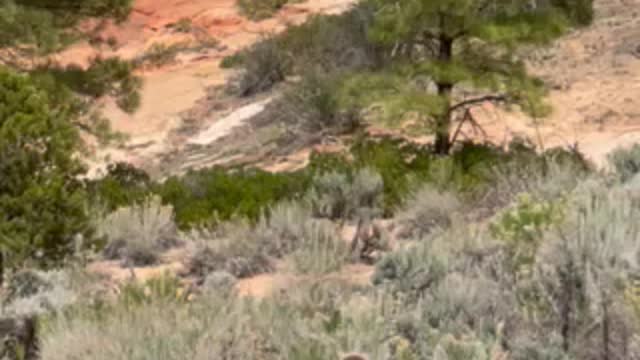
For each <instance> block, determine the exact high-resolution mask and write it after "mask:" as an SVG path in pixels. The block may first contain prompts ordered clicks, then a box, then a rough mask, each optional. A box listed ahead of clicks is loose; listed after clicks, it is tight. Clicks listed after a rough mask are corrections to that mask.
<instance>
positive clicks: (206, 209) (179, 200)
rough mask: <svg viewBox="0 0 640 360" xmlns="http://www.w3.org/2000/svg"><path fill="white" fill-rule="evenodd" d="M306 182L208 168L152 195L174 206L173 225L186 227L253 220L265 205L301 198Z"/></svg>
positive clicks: (262, 173)
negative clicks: (174, 216) (231, 219)
mask: <svg viewBox="0 0 640 360" xmlns="http://www.w3.org/2000/svg"><path fill="white" fill-rule="evenodd" d="M308 182H309V177H308V176H307V175H306V174H304V173H283V174H272V173H268V172H265V171H260V170H238V171H233V172H230V171H229V170H225V169H222V168H211V169H206V170H199V171H193V172H190V173H188V174H186V175H184V176H182V177H172V178H169V179H167V180H166V181H165V182H164V183H162V184H159V185H158V186H156V187H155V189H154V192H155V193H157V194H158V195H160V196H161V197H162V199H163V200H164V202H166V203H169V204H171V205H173V207H174V210H175V212H176V222H177V223H178V225H179V226H181V227H186V226H190V225H196V224H199V223H204V222H215V221H217V220H226V219H230V218H231V217H233V216H239V217H247V218H249V219H254V220H255V219H257V218H258V216H259V215H260V214H261V213H262V212H263V211H264V209H265V208H266V206H267V205H270V204H273V203H275V202H277V201H279V200H283V199H288V198H291V197H295V196H297V195H300V194H302V193H303V192H304V191H305V190H306V188H307V186H308V185H307V184H308Z"/></svg>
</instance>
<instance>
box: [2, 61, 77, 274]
mask: <svg viewBox="0 0 640 360" xmlns="http://www.w3.org/2000/svg"><path fill="white" fill-rule="evenodd" d="M68 116H69V113H68V109H67V108H66V107H64V106H58V105H57V104H55V103H53V102H51V101H50V98H49V96H48V95H47V93H46V92H43V91H41V90H38V88H37V87H36V86H35V85H34V83H33V81H32V80H31V79H30V78H29V77H28V76H25V75H19V74H16V73H15V72H13V71H10V70H7V69H3V68H1V67H0V174H2V176H0V254H2V255H4V263H5V264H4V265H5V266H7V267H14V266H20V265H21V264H22V263H24V261H27V260H36V263H37V264H40V265H51V264H54V263H55V262H56V261H58V260H60V259H62V258H63V257H64V256H65V255H67V254H69V252H70V251H72V250H73V247H72V246H71V245H72V244H73V238H74V236H77V235H79V234H86V233H87V231H88V230H89V229H88V221H87V214H86V211H85V205H86V201H85V194H84V190H83V187H82V185H81V183H80V182H79V180H78V179H77V177H78V175H80V174H82V172H83V168H82V166H81V164H80V162H79V161H78V159H77V158H76V156H75V153H76V152H77V150H78V144H79V136H78V133H77V130H76V128H75V127H74V126H73V125H72V124H71V122H70V121H69V118H68Z"/></svg>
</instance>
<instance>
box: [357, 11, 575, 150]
mask: <svg viewBox="0 0 640 360" xmlns="http://www.w3.org/2000/svg"><path fill="white" fill-rule="evenodd" d="M371 3H372V4H374V6H375V8H376V10H377V11H376V12H375V16H374V20H373V22H372V25H371V26H370V27H369V29H368V33H369V35H370V38H371V39H372V40H375V41H377V42H378V43H380V44H386V45H387V46H391V45H393V46H395V49H396V51H394V53H395V58H394V62H395V63H396V65H397V66H395V67H394V68H385V69H384V70H385V71H384V72H379V73H367V74H365V75H364V76H362V77H361V78H360V79H359V81H357V83H358V84H369V86H370V87H369V88H368V89H369V91H368V92H360V93H358V94H356V95H358V96H360V97H361V98H363V99H364V100H363V101H362V103H363V106H367V105H371V103H383V104H384V103H385V102H388V101H391V104H390V105H392V107H394V106H393V105H395V107H398V105H400V110H401V111H403V112H404V113H405V114H406V113H407V112H417V113H418V114H420V115H421V117H422V119H423V122H427V124H428V125H429V127H430V128H431V130H432V131H433V132H434V134H435V148H434V150H435V151H436V152H437V153H439V154H448V153H449V151H450V150H451V145H452V143H453V142H455V140H456V139H455V136H456V135H454V134H452V129H451V128H452V123H453V122H454V121H456V120H458V121H465V120H466V119H465V118H467V117H469V116H472V115H471V114H470V113H468V112H466V111H467V110H468V109H469V108H470V107H472V106H474V105H478V104H481V103H483V102H487V101H491V102H496V103H509V104H518V105H520V106H521V107H522V108H523V109H524V110H525V111H528V112H531V113H533V114H543V113H545V112H546V111H548V108H547V106H546V105H545V104H544V103H543V102H542V97H543V95H544V94H545V88H544V86H543V84H542V82H541V81H540V80H538V79H536V78H534V77H532V76H530V75H528V74H527V71H526V67H525V65H524V63H523V62H522V60H521V59H520V58H519V56H518V54H517V51H516V50H517V48H518V47H520V46H522V45H525V44H533V45H538V44H545V43H548V42H549V41H550V40H552V39H554V38H556V37H558V36H559V35H561V34H562V33H563V32H564V30H565V28H566V27H567V26H566V25H567V24H566V23H567V22H566V19H565V16H564V15H565V14H564V12H563V11H561V10H558V9H557V8H555V7H553V6H550V5H549V4H547V3H541V2H535V3H534V5H535V6H531V2H530V1H528V0H519V1H498V2H495V1H492V0H480V1H467V0H435V1H417V0H403V1H400V2H397V1H387V0H374V1H372V2H371ZM420 79H428V80H427V81H428V82H429V83H431V84H429V85H432V86H425V84H423V83H424V81H418V80H420ZM398 83H399V84H403V86H393V87H390V86H389V85H390V84H398ZM376 84H377V87H378V89H375V88H372V86H374V87H375V85H376ZM458 88H464V89H467V90H468V89H469V88H473V89H475V91H476V97H475V98H473V97H472V98H466V99H459V98H457V96H456V91H455V90H456V89H458ZM398 99H401V100H402V101H401V104H397V102H398Z"/></svg>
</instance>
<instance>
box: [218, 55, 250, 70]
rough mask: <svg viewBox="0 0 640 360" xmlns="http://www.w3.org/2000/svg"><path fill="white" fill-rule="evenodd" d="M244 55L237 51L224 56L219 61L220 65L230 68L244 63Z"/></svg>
mask: <svg viewBox="0 0 640 360" xmlns="http://www.w3.org/2000/svg"><path fill="white" fill-rule="evenodd" d="M244 57H245V55H244V54H243V53H242V52H238V53H235V54H232V55H229V56H225V57H224V58H222V61H220V67H221V68H223V69H232V68H235V67H238V66H242V65H243V64H244V60H245V58H244Z"/></svg>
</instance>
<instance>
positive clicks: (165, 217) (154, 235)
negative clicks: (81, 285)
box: [98, 197, 178, 265]
mask: <svg viewBox="0 0 640 360" xmlns="http://www.w3.org/2000/svg"><path fill="white" fill-rule="evenodd" d="M98 234H99V235H100V236H103V237H105V238H106V240H107V245H106V247H105V249H104V255H105V257H107V258H108V259H121V260H124V261H126V262H127V263H129V264H132V265H149V264H152V263H154V262H156V261H157V260H158V257H159V256H160V254H161V253H162V252H163V251H164V250H166V249H168V248H169V247H171V246H173V245H176V244H177V243H178V230H177V228H176V225H175V223H174V221H173V208H172V207H171V206H165V205H162V202H161V200H160V198H158V197H152V198H150V199H148V200H146V201H145V202H144V203H142V204H139V205H133V206H130V207H124V208H120V209H118V210H116V211H115V212H113V213H111V214H109V215H107V216H106V217H105V218H103V219H101V220H100V221H99V223H98Z"/></svg>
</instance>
